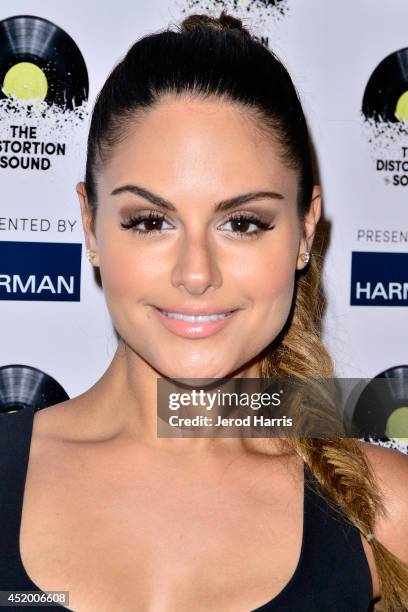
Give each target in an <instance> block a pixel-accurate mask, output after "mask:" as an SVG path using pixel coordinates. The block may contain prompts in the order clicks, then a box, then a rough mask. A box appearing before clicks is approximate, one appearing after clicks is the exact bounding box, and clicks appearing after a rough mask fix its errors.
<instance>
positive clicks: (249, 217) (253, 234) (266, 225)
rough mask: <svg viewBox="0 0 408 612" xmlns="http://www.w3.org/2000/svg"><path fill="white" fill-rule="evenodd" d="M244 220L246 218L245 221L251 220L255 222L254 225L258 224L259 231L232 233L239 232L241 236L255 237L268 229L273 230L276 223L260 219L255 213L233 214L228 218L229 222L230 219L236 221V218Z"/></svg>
mask: <svg viewBox="0 0 408 612" xmlns="http://www.w3.org/2000/svg"><path fill="white" fill-rule="evenodd" d="M237 219H238V220H242V219H244V220H245V221H247V222H249V223H253V224H254V225H257V226H258V228H259V230H258V231H257V232H250V233H245V232H231V233H232V234H237V235H238V236H239V237H240V238H253V237H257V236H258V235H259V234H260V233H261V232H266V231H268V230H272V229H273V228H274V227H275V225H274V224H269V223H265V222H264V221H261V219H258V217H255V216H253V215H249V214H243V213H241V214H238V215H232V216H231V217H229V219H227V222H229V221H235V220H237Z"/></svg>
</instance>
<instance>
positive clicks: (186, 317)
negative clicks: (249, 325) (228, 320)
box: [162, 310, 231, 323]
mask: <svg viewBox="0 0 408 612" xmlns="http://www.w3.org/2000/svg"><path fill="white" fill-rule="evenodd" d="M162 313H163V314H164V315H166V316H167V317H171V318H173V319H180V320H181V321H189V322H190V323H194V322H196V323H198V322H202V321H214V320H217V319H224V318H225V317H228V316H229V315H230V314H231V313H230V312H226V313H224V314H212V315H184V314H181V313H179V312H167V311H166V310H162Z"/></svg>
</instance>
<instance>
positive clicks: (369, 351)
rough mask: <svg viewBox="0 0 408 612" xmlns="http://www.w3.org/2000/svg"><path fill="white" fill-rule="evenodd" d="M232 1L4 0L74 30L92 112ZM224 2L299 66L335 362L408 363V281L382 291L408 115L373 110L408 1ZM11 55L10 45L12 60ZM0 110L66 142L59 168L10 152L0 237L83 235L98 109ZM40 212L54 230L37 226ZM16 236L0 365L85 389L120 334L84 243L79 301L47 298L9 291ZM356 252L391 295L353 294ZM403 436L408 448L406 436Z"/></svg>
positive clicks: (406, 270)
mask: <svg viewBox="0 0 408 612" xmlns="http://www.w3.org/2000/svg"><path fill="white" fill-rule="evenodd" d="M221 6H222V5H221V4H220V3H216V2H210V1H207V2H194V7H193V8H190V6H189V4H188V2H182V1H180V0H179V1H178V2H171V1H169V0H139V2H133V1H132V2H131V1H130V0H118V1H117V2H114V3H113V2H108V1H106V0H86V1H85V2H83V1H82V2H79V1H78V0H74V1H71V2H70V3H62V2H58V3H57V2H54V1H51V0H3V1H2V3H1V5H0V20H5V19H8V18H10V17H12V16H15V15H32V16H38V17H43V18H45V19H47V20H50V21H51V22H53V23H54V24H56V25H57V26H59V27H60V28H62V29H63V30H65V31H66V32H67V33H68V34H69V35H70V36H71V37H72V38H73V40H74V41H75V43H76V44H77V45H78V47H79V49H80V51H81V53H82V55H83V57H84V60H85V63H86V66H87V70H88V75H89V85H90V93H89V107H86V106H85V108H84V109H83V110H85V112H88V111H89V108H90V107H91V106H92V104H93V101H94V98H95V95H96V94H97V92H98V91H99V89H100V87H101V86H102V84H103V82H104V80H105V78H106V76H107V74H108V72H109V71H110V70H111V68H112V67H113V65H114V64H115V63H116V62H117V61H118V60H119V59H120V58H121V57H122V56H123V55H124V53H125V52H126V50H127V49H128V47H129V46H131V44H132V43H133V42H134V41H135V40H136V39H138V38H139V37H141V36H143V35H145V34H147V33H151V32H154V31H158V30H160V29H162V28H165V27H168V26H169V25H170V24H172V23H177V22H178V21H179V20H180V19H182V18H183V17H185V15H186V14H187V13H190V12H207V13H210V14H214V15H217V16H218V15H219V13H220V11H221ZM224 7H225V9H226V10H227V12H230V13H232V14H234V15H236V16H238V17H241V18H243V20H244V23H245V25H248V26H249V27H250V28H251V29H252V31H253V32H254V33H257V34H258V35H261V36H266V37H268V41H269V46H270V48H272V49H273V50H274V51H275V52H276V53H277V55H278V56H279V57H280V58H281V59H282V60H283V62H284V63H285V65H286V66H287V68H288V69H289V72H290V73H291V75H292V78H293V80H294V82H295V85H296V86H297V89H298V91H299V93H300V97H301V99H302V102H303V105H304V109H305V112H306V115H307V117H308V121H309V124H310V128H311V132H312V135H313V139H314V144H315V147H316V151H317V156H318V161H319V167H320V174H321V180H322V186H323V192H324V208H325V216H326V218H327V219H328V220H329V221H330V222H331V226H332V227H331V240H330V245H329V248H328V252H327V255H326V261H325V270H324V282H325V287H326V292H327V296H328V309H327V313H326V317H325V326H324V339H325V341H326V343H327V344H328V347H329V349H330V350H331V352H332V355H333V357H334V359H335V364H336V370H337V374H338V375H339V376H344V377H367V378H373V377H375V376H377V375H378V374H379V373H381V372H383V371H385V370H388V369H390V368H392V367H395V366H400V365H408V354H407V353H408V351H407V345H408V324H407V305H408V296H407V295H406V294H405V296H404V294H403V293H402V294H401V295H402V297H401V299H400V297H399V295H398V290H396V293H395V294H394V298H395V299H394V300H390V299H389V297H388V296H386V295H385V294H384V292H386V291H387V287H386V282H395V283H400V285H401V287H402V289H401V290H400V293H401V291H402V292H403V290H404V287H405V291H406V292H407V291H408V260H407V259H408V253H407V242H408V213H407V210H408V187H407V186H401V185H398V186H396V185H394V184H393V180H394V179H393V176H394V174H395V172H393V171H390V172H384V171H379V170H377V164H378V162H377V159H392V160H397V159H402V153H401V151H402V148H401V147H402V146H406V145H408V135H407V133H408V128H406V127H405V126H406V125H408V123H405V122H400V123H399V124H398V126H395V125H391V124H384V125H383V129H382V133H381V134H380V133H379V132H380V130H379V128H378V126H377V127H375V126H370V125H368V124H367V121H365V120H364V116H363V115H362V113H361V108H362V99H363V95H364V91H365V87H366V85H367V82H368V80H369V78H370V76H371V74H372V72H373V71H374V69H375V68H376V66H377V65H378V64H379V63H380V62H381V61H382V60H383V59H384V58H385V57H386V56H387V55H389V54H391V53H394V52H396V51H397V50H399V49H404V48H405V47H408V34H407V29H406V23H407V20H408V4H407V2H406V0H388V2H386V3H385V2H383V1H380V0H349V1H344V0H331V1H330V2H327V0H308V2H302V1H300V0H292V1H290V0H286V1H285V0H284V1H282V2H279V1H275V2H270V3H269V4H268V3H266V2H265V1H262V0H258V1H255V0H252V1H250V2H247V1H244V2H238V1H235V2H233V1H229V0H226V1H225V2H224ZM247 8H249V11H247ZM0 26H1V24H0ZM2 60H3V58H2V57H1V55H0V66H1V62H2ZM391 77H392V75H391ZM392 78H394V80H395V78H396V77H395V75H394V76H393V77H392ZM406 89H408V81H407V84H406ZM0 119H1V121H0V139H1V140H2V142H3V141H4V140H7V139H10V137H11V134H12V131H11V130H12V128H11V126H15V125H28V124H29V125H35V126H36V127H37V132H36V136H37V139H38V140H41V141H52V142H61V143H65V155H63V156H50V158H49V159H50V162H51V166H50V168H49V169H48V170H43V171H40V170H22V169H11V168H9V167H5V168H4V167H1V164H0V177H1V187H2V188H1V200H0V247H1V242H7V243H10V242H13V243H20V242H33V243H37V242H41V243H65V244H66V243H68V244H70V243H74V244H80V243H82V242H83V233H82V227H81V221H80V213H79V205H78V202H77V198H76V194H75V184H76V182H77V181H78V180H81V179H82V178H83V173H84V167H85V139H86V133H87V127H88V118H85V119H84V120H82V119H81V118H80V117H78V113H74V112H71V113H69V112H67V113H65V115H64V113H62V112H61V114H60V115H58V116H55V114H54V115H52V116H49V117H48V118H47V119H46V120H44V121H38V120H37V122H36V121H35V120H33V119H29V120H28V119H27V118H25V117H24V116H23V114H22V111H21V112H19V111H18V109H17V111H15V112H14V113H12V114H10V111H6V110H5V109H4V107H1V113H0ZM61 120H63V123H62V124H60V127H56V122H57V121H60V122H61ZM396 128H397V129H396ZM2 146H4V145H2ZM1 155H6V157H7V154H5V153H4V152H3V151H2V152H0V159H1ZM402 174H403V173H402ZM22 219H27V221H25V222H23V221H22ZM32 219H33V220H34V221H30V220H32ZM40 219H43V220H45V221H43V227H49V228H50V229H48V230H47V231H39V229H38V228H39V225H40V221H39V220H40ZM10 220H12V222H13V223H14V225H16V224H17V226H18V229H14V228H13V226H12V225H10V223H11V221H10ZM35 220H37V221H35ZM23 223H25V226H24V227H23ZM30 224H31V225H30ZM63 230H64V231H63ZM376 230H377V233H374V232H375V231H376ZM385 230H388V231H389V232H390V233H388V234H387V233H386V232H385ZM370 232H371V234H370ZM392 232H393V233H392ZM390 236H391V237H392V238H393V241H389V237H390ZM373 237H376V241H374V240H373ZM387 238H388V239H387ZM5 246H7V245H3V249H2V250H1V251H0V275H3V277H1V276H0V280H1V279H2V278H3V285H1V284H0V309H1V322H2V326H1V329H2V334H1V338H2V340H1V343H0V366H6V365H11V364H24V365H29V366H33V367H36V368H38V369H40V370H42V371H43V372H45V373H47V374H48V375H50V376H52V377H53V378H55V379H56V380H57V381H58V382H59V383H60V384H61V385H62V386H63V387H64V389H65V390H66V392H67V393H68V395H69V396H70V397H72V396H75V395H77V394H79V393H81V392H83V391H85V390H86V389H87V388H89V387H90V386H91V385H92V384H93V383H94V382H96V380H97V379H98V378H99V376H100V375H101V374H102V373H103V371H104V370H105V369H106V367H107V366H108V364H109V362H110V359H111V358H112V356H113V352H114V350H115V347H116V339H115V335H114V332H113V329H112V326H111V323H110V320H109V314H108V312H107V309H106V307H105V303H104V299H103V295H102V293H101V290H100V289H99V287H97V285H96V283H95V281H94V278H93V273H92V268H91V266H90V265H89V263H88V262H87V260H86V258H85V248H83V249H82V265H81V270H80V273H81V282H80V287H81V292H80V300H76V301H57V300H55V299H54V298H55V295H52V296H51V298H50V299H49V300H44V299H42V300H38V292H37V298H35V297H33V296H32V298H30V291H28V292H26V294H25V299H21V295H20V297H19V296H18V295H14V296H13V295H12V294H10V292H8V293H7V291H6V285H5V281H4V278H5V276H4V275H6V274H10V265H11V266H12V265H14V264H13V261H15V257H14V253H16V252H17V250H18V248H19V245H8V246H9V249H10V250H9V252H8V253H9V254H8V256H7V257H8V259H7V257H6V259H7V262H8V263H7V265H6V264H4V261H5V259H3V263H2V254H3V256H5V255H4V254H5V249H4V247H5ZM16 249H17V250H16ZM50 252H51V251H50ZM352 252H369V253H380V254H384V256H383V257H381V258H380V259H379V260H378V261H377V259H372V261H371V259H370V258H369V259H368V263H367V264H366V265H368V267H369V271H368V272H367V274H368V276H364V270H363V272H361V271H360V272H358V273H357V272H356V274H357V279H358V280H359V281H360V282H361V284H360V287H366V288H367V284H366V282H367V278H371V288H372V289H373V288H374V286H375V285H376V283H377V282H380V281H381V282H382V283H383V289H381V288H380V289H381V291H380V293H378V292H377V296H378V295H379V296H380V302H381V303H380V304H379V303H378V297H377V300H375V299H374V297H372V298H371V299H369V300H368V304H367V305H361V304H360V305H351V304H350V295H351V292H352V290H353V291H354V290H355V287H354V285H353V287H352V282H351V275H352V270H351V262H352ZM390 253H396V254H399V257H398V260H397V266H399V268H398V269H399V272H398V273H395V271H394V270H393V267H391V261H392V262H394V260H390V259H389V257H388V254H390ZM10 262H11V263H10ZM7 266H8V267H7ZM5 268H7V270H6V269H5ZM380 268H381V269H382V272H380ZM40 273H41V270H40V269H38V274H40ZM404 282H405V283H407V284H406V285H405V286H404V285H403V284H402V283H404ZM49 293H50V292H49ZM366 294H367V292H366ZM42 295H43V296H44V295H47V292H46V291H43V292H42ZM391 302H392V303H391ZM398 444H399V447H400V448H404V450H406V446H404V445H403V444H402V442H401V441H399V442H398ZM401 445H402V446H401Z"/></svg>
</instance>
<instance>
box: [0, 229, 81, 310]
mask: <svg viewBox="0 0 408 612" xmlns="http://www.w3.org/2000/svg"><path fill="white" fill-rule="evenodd" d="M81 250H82V244H71V243H69V244H68V243H60V242H10V241H1V242H0V300H42V301H60V302H67V301H68V302H79V300H80V294H81Z"/></svg>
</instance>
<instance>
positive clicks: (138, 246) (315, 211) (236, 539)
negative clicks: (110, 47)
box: [0, 13, 408, 612]
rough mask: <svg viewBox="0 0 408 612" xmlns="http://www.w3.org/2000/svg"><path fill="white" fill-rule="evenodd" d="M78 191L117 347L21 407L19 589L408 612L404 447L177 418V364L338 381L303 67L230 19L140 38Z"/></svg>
mask: <svg viewBox="0 0 408 612" xmlns="http://www.w3.org/2000/svg"><path fill="white" fill-rule="evenodd" d="M77 191H78V195H79V199H80V204H81V210H82V216H83V224H84V231H85V238H86V244H87V247H88V256H89V259H90V261H92V263H93V265H94V266H95V267H96V268H99V270H100V275H101V280H102V285H103V289H104V293H105V296H106V300H107V304H108V307H109V310H110V313H111V316H112V319H113V322H114V325H115V328H116V330H117V332H118V334H119V337H120V340H119V345H118V349H117V352H116V354H115V356H114V358H113V361H112V363H111V365H110V366H109V368H108V370H107V371H106V372H105V374H104V375H103V376H102V378H101V379H100V380H99V381H98V382H97V383H96V384H95V385H94V386H93V387H92V388H91V389H89V390H88V391H87V392H86V393H84V394H82V395H81V396H79V397H76V398H74V399H72V400H69V401H67V402H64V403H62V404H59V405H57V406H53V407H50V408H47V409H45V410H41V411H39V412H37V413H35V415H34V417H33V418H31V421H30V419H29V417H28V416H27V415H28V414H29V413H28V411H26V410H24V411H21V412H20V413H15V414H12V415H5V416H4V417H3V423H2V424H3V427H2V428H1V429H2V432H3V434H5V435H4V439H3V441H4V440H6V441H7V438H6V436H7V435H8V436H9V437H11V438H13V439H12V440H11V441H9V444H14V446H13V452H10V451H9V452H8V453H7V461H8V462H9V463H8V469H7V472H6V475H7V478H8V479H10V478H11V475H12V477H13V483H14V486H11V484H13V483H10V486H9V494H8V496H7V500H6V501H5V503H4V507H3V520H4V523H3V525H5V527H4V528H5V529H6V530H7V537H5V539H4V542H3V545H2V551H3V552H2V554H3V558H4V560H5V561H6V562H5V563H3V566H2V567H3V569H2V570H0V586H1V589H18V588H19V589H21V590H23V589H24V590H37V591H45V590H65V591H68V592H69V597H70V599H69V606H70V608H71V609H73V610H78V611H79V612H90V611H92V612H93V611H95V610H98V611H101V610H120V611H122V610H123V611H130V610H138V611H139V610H140V611H142V610H143V611H148V610H149V611H150V610H155V611H156V610H157V611H160V612H162V611H163V612H167V611H175V610H177V611H179V610H197V611H201V610H202V611H204V610H211V611H213V610H214V611H215V610H216V611H222V612H239V611H243V612H244V611H248V610H255V609H256V610H259V611H260V610H262V611H263V610H265V612H266V610H270V611H272V610H293V611H296V612H299V611H302V610H304V611H305V612H306V611H307V612H313V611H319V612H320V611H326V610H327V611H329V610H330V612H335V611H338V612H340V611H341V612H346V611H347V612H351V611H356V612H357V611H358V612H363V610H364V611H365V610H367V609H368V608H369V605H370V600H371V599H374V598H378V597H379V596H381V598H382V603H381V605H382V609H383V610H387V611H390V610H405V609H408V587H407V585H408V568H407V565H406V564H407V562H408V519H407V514H408V513H407V508H408V505H407V504H408V491H407V488H406V485H405V482H406V481H407V477H408V459H407V457H406V456H404V455H402V454H400V453H398V452H396V451H392V450H389V449H383V448H379V447H375V446H370V445H368V444H365V443H363V442H358V441H356V440H353V439H347V438H340V437H338V438H330V439H323V438H307V437H305V438H298V437H296V438H295V437H292V438H289V437H288V438H285V439H279V440H278V439H276V438H275V439H274V438H271V439H268V440H267V441H266V443H263V444H262V446H261V443H262V442H265V440H262V439H261V438H259V439H258V440H256V439H255V438H254V439H252V440H250V439H245V438H242V437H220V438H208V437H199V438H187V437H182V438H176V437H173V438H171V439H167V438H166V437H158V436H157V433H156V418H157V416H156V385H157V378H158V377H165V378H166V379H169V380H175V379H179V378H183V379H190V378H219V379H224V380H225V379H226V380H232V379H234V378H236V379H239V378H242V377H245V378H259V377H264V378H268V377H273V376H294V377H295V378H303V379H305V378H312V379H313V378H315V377H332V376H333V365H332V361H331V359H330V357H329V355H328V353H327V352H326V350H325V348H324V346H323V345H322V343H321V341H320V338H319V321H320V316H321V312H322V295H321V293H320V289H319V260H318V255H316V254H315V252H316V241H317V239H318V230H319V225H318V221H319V217H320V214H321V195H320V190H319V187H318V186H317V185H314V184H313V174H312V164H311V159H310V148H309V142H308V134H307V128H306V123H305V119H304V115H303V112H302V109H301V105H300V102H299V100H298V97H297V94H296V90H295V88H294V86H293V84H292V82H291V79H290V77H289V75H288V73H287V71H286V69H285V68H284V67H283V65H282V64H281V63H280V62H279V61H278V60H277V58H275V56H274V55H273V54H272V53H271V52H270V51H268V50H267V49H266V48H265V47H264V46H262V45H261V44H260V43H258V42H257V41H256V40H255V39H253V38H252V37H251V35H250V34H249V33H248V32H247V30H246V29H244V28H243V27H242V24H241V22H240V21H239V20H237V19H235V18H233V17H231V16H228V15H226V14H225V13H222V14H221V16H220V18H219V19H213V18H210V17H206V16H205V15H192V16H190V17H188V18H186V19H185V20H184V21H183V23H182V25H181V28H180V30H179V31H177V32H172V31H164V32H162V33H158V34H154V35H151V36H146V37H145V38H143V39H141V40H140V41H138V42H137V43H136V44H135V45H134V46H133V47H132V48H131V49H130V51H129V52H128V54H127V55H126V57H125V58H124V59H123V61H121V62H120V63H119V65H117V66H116V68H115V69H114V70H113V72H112V73H111V75H110V76H109V78H108V79H107V81H106V83H105V85H104V87H103V89H102V91H101V93H100V94H99V97H98V100H97V102H96V105H95V108H94V112H93V117H92V123H91V128H90V133H89V140H88V158H87V168H86V178H85V182H83V183H80V184H79V185H78V188H77ZM313 243H314V247H313V251H314V252H313V254H312V255H311V250H312V245H313ZM200 314H201V315H204V316H207V319H204V320H197V319H194V318H191V317H194V315H200ZM211 315H213V316H211ZM211 318H212V319H217V322H216V323H215V322H214V321H211ZM31 427H32V429H31ZM5 432H6V433H5ZM4 444H5V442H4ZM4 444H3V448H7V447H6V446H4ZM9 448H10V447H9ZM312 483H314V486H313V487H312V486H310V487H309V486H306V485H307V484H308V485H309V484H310V485H311V484H312ZM319 490H320V492H321V493H322V495H319ZM10 491H11V493H10ZM23 493H24V505H23V503H22V502H23ZM21 513H22V516H20V515H21ZM20 519H21V522H20ZM6 521H9V522H7V523H6ZM5 535H6V534H5ZM4 568H6V569H4Z"/></svg>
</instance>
